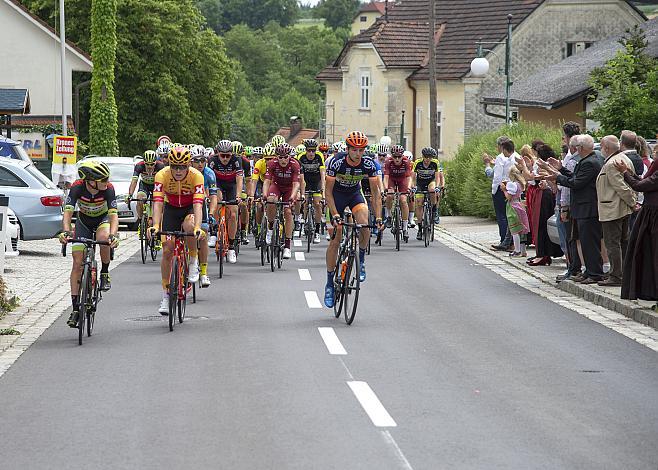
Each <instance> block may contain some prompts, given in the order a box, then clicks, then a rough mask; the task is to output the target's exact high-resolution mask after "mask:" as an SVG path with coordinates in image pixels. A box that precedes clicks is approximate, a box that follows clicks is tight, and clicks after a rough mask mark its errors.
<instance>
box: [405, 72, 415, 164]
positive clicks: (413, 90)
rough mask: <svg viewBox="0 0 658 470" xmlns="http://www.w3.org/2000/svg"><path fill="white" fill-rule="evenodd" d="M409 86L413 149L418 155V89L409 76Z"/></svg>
mask: <svg viewBox="0 0 658 470" xmlns="http://www.w3.org/2000/svg"><path fill="white" fill-rule="evenodd" d="M406 80H407V86H408V87H409V88H411V92H412V100H411V102H412V106H413V108H412V113H413V114H412V117H411V125H412V126H413V127H412V128H411V151H412V152H413V154H414V156H415V155H416V93H417V90H416V88H415V87H414V86H413V85H412V84H411V80H410V79H409V77H407V79H406Z"/></svg>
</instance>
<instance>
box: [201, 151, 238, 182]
mask: <svg viewBox="0 0 658 470" xmlns="http://www.w3.org/2000/svg"><path fill="white" fill-rule="evenodd" d="M208 166H209V167H210V169H211V170H212V171H214V172H215V177H216V178H217V184H218V185H221V184H222V183H223V182H227V183H228V182H230V183H233V184H234V183H235V182H236V179H237V177H238V176H244V175H245V173H244V168H243V163H242V160H241V158H240V157H236V156H235V155H233V156H232V157H231V158H230V159H229V161H228V162H227V163H222V162H221V160H220V159H219V156H217V155H215V156H214V157H212V158H211V159H210V161H209V162H208Z"/></svg>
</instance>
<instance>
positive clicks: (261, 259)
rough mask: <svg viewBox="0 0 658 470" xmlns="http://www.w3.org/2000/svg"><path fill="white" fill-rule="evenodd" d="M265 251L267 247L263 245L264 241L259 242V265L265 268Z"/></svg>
mask: <svg viewBox="0 0 658 470" xmlns="http://www.w3.org/2000/svg"><path fill="white" fill-rule="evenodd" d="M267 249H268V246H267V245H266V244H265V240H261V241H260V265H261V266H265V259H266V258H267Z"/></svg>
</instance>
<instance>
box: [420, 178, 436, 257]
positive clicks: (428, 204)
mask: <svg viewBox="0 0 658 470" xmlns="http://www.w3.org/2000/svg"><path fill="white" fill-rule="evenodd" d="M416 194H422V195H423V216H422V218H421V219H420V220H421V224H422V226H421V227H418V230H422V236H423V242H424V243H425V247H428V246H429V245H430V242H433V241H434V211H433V210H432V201H431V200H430V194H433V192H430V191H417V192H416Z"/></svg>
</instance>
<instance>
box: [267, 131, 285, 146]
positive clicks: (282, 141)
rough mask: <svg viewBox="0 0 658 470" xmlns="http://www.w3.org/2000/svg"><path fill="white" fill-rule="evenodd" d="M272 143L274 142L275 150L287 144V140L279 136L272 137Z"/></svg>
mask: <svg viewBox="0 0 658 470" xmlns="http://www.w3.org/2000/svg"><path fill="white" fill-rule="evenodd" d="M270 142H272V145H273V146H274V148H276V147H277V146H279V145H281V144H285V143H286V139H285V138H284V137H283V136H282V135H279V134H277V135H275V136H274V137H272V140H271V141H270Z"/></svg>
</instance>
